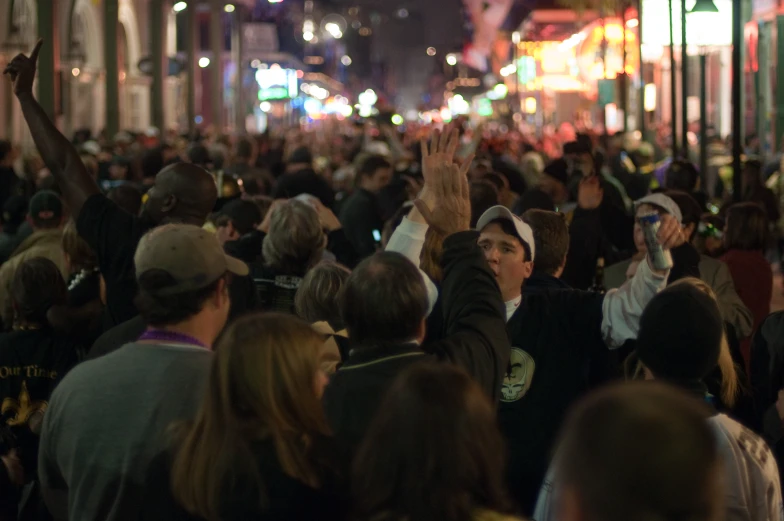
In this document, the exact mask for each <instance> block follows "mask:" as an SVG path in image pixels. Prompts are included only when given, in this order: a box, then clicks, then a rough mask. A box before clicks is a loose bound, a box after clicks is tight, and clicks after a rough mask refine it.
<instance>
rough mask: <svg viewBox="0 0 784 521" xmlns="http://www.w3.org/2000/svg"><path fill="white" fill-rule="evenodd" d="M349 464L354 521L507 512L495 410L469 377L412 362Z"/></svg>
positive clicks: (443, 520)
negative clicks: (356, 519)
mask: <svg viewBox="0 0 784 521" xmlns="http://www.w3.org/2000/svg"><path fill="white" fill-rule="evenodd" d="M378 410H379V414H378V415H377V416H376V417H375V420H374V421H373V422H372V424H371V426H370V428H369V430H368V432H367V434H366V435H365V438H364V441H363V443H362V445H361V446H360V448H359V451H358V453H357V457H356V458H355V460H354V468H353V472H352V478H353V479H352V483H353V490H352V496H353V500H354V502H355V507H356V513H357V514H358V517H357V518H358V519H383V520H400V519H407V520H409V521H429V520H434V519H438V520H440V521H457V520H463V519H474V515H475V514H476V511H477V510H489V511H495V512H499V513H506V512H508V509H509V503H508V501H507V497H506V490H505V485H504V479H503V475H504V462H505V459H506V454H505V450H504V444H503V441H502V438H501V435H500V433H499V432H498V428H497V426H496V420H495V412H494V407H493V405H492V404H491V403H490V401H489V400H488V399H487V397H486V396H485V394H484V393H483V392H482V390H481V389H480V388H479V386H478V385H477V384H476V382H474V381H473V380H472V379H471V378H470V377H469V376H468V375H467V374H466V373H464V372H463V371H461V370H460V369H457V368H456V367H453V366H450V365H448V364H416V365H414V366H412V367H410V368H409V369H407V370H406V371H405V372H403V373H402V374H401V375H400V376H398V378H397V379H396V380H395V382H394V384H393V385H392V387H391V388H390V389H389V391H388V392H387V394H386V397H385V399H384V401H383V402H382V405H381V406H380V407H379V409H378Z"/></svg>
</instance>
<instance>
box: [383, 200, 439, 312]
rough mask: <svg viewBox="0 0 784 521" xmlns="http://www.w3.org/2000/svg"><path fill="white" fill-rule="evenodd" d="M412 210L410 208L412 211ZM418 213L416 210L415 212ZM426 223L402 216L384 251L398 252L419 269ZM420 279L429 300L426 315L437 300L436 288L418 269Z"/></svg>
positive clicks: (425, 274)
mask: <svg viewBox="0 0 784 521" xmlns="http://www.w3.org/2000/svg"><path fill="white" fill-rule="evenodd" d="M413 211H414V210H412V212H413ZM417 213H418V212H417ZM427 228H428V226H427V224H422V223H420V222H417V221H413V220H410V219H409V218H408V217H403V221H402V222H401V223H400V225H399V226H398V227H397V228H395V231H394V232H392V237H390V238H389V242H388V243H387V247H386V248H385V250H386V251H394V252H397V253H400V254H401V255H403V256H404V257H405V258H407V259H408V260H410V261H411V262H413V263H414V266H416V267H417V269H419V257H420V255H421V254H422V248H423V247H424V245H425V234H427ZM419 273H420V275H422V279H423V280H424V281H425V286H427V297H428V301H429V302H430V306H429V308H428V315H429V314H430V311H432V310H433V306H434V305H435V302H436V301H437V300H438V288H437V287H436V285H435V283H434V282H433V281H432V280H430V277H428V275H427V273H425V272H424V271H422V270H421V269H419Z"/></svg>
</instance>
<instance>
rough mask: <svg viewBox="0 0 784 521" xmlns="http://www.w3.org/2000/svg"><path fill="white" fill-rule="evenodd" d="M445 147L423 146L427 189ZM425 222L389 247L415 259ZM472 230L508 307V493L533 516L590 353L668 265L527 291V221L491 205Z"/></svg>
mask: <svg viewBox="0 0 784 521" xmlns="http://www.w3.org/2000/svg"><path fill="white" fill-rule="evenodd" d="M434 141H435V140H434ZM426 148H427V147H426V146H425V147H424V148H423V150H425V151H426ZM452 148H453V145H450V143H448V142H447V140H445V139H442V142H441V143H440V144H437V145H435V148H434V153H430V154H428V153H425V154H424V159H423V163H424V166H425V168H423V171H424V173H425V177H426V180H425V183H426V185H425V186H426V189H427V182H428V181H427V176H428V171H429V169H428V162H429V161H432V160H433V158H435V159H436V160H438V161H441V160H444V157H443V156H449V151H450V150H452ZM448 159H449V160H450V161H451V158H448ZM425 195H426V194H425ZM421 200H422V201H420V203H419V204H420V206H421V204H422V202H424V203H428V201H427V197H425V196H423V197H421ZM427 228H428V226H427V224H426V223H425V220H424V218H422V216H421V214H420V213H419V211H418V210H413V211H412V212H411V214H409V216H408V217H407V218H406V219H404V220H403V223H402V224H401V226H400V227H399V228H398V229H397V230H396V231H395V234H394V235H393V237H392V239H390V242H389V245H388V246H387V249H394V250H395V251H399V252H401V253H404V254H405V255H406V256H407V257H408V258H409V259H411V260H413V261H414V262H417V261H418V260H419V255H420V252H421V248H422V245H423V243H424V237H425V233H426V231H427ZM476 229H477V231H479V232H480V235H479V239H478V243H479V246H480V247H481V248H482V249H483V251H484V253H485V259H486V260H487V262H488V265H489V267H490V270H491V271H492V272H493V274H494V275H495V279H496V282H497V283H498V286H499V287H500V289H501V294H502V298H503V300H504V302H505V305H506V319H507V331H508V333H509V336H510V339H511V345H512V351H511V356H510V363H509V366H508V368H507V373H506V375H505V378H504V381H503V385H502V389H501V405H500V409H499V419H500V424H501V428H502V430H503V432H504V433H505V435H506V436H507V440H508V447H509V452H510V464H509V485H510V491H511V493H512V496H513V498H514V499H515V500H517V502H518V504H520V506H521V507H522V508H523V513H524V514H526V515H530V514H531V513H532V510H533V507H534V503H535V501H536V497H537V494H538V492H539V487H540V485H541V483H542V480H543V478H544V475H545V473H546V471H547V466H548V463H549V455H550V452H551V449H552V443H553V440H554V438H555V436H556V434H557V431H558V428H559V427H560V424H561V421H562V419H563V415H564V413H565V411H566V409H568V407H569V406H570V405H571V404H572V403H573V402H574V401H575V400H576V399H577V398H578V397H579V396H580V395H581V393H583V392H584V391H585V390H586V389H587V379H588V378H587V373H588V370H589V368H590V365H591V361H592V355H593V354H595V353H599V352H600V351H601V354H602V355H604V354H605V351H606V349H607V348H608V347H609V348H617V347H620V346H621V345H622V344H623V343H624V342H625V341H626V340H629V339H632V338H635V337H636V335H637V331H638V327H639V318H640V316H641V314H642V311H643V309H644V308H645V306H646V304H647V303H648V302H649V301H650V300H651V299H652V298H653V296H654V295H656V294H657V293H658V292H659V291H660V290H661V289H663V288H664V287H665V285H666V282H667V276H668V274H669V271H668V270H665V271H658V270H654V269H653V268H652V264H651V262H650V261H646V262H644V263H642V264H641V268H640V269H639V270H638V271H637V274H636V275H635V277H634V278H633V279H632V280H630V281H629V282H628V283H627V284H625V285H624V286H622V287H621V288H619V289H617V290H613V291H610V292H608V293H607V294H606V295H604V294H599V293H589V292H582V291H575V290H554V291H545V292H541V293H537V294H534V295H530V296H528V295H527V296H525V298H524V297H523V295H522V287H523V284H524V283H525V280H526V279H527V278H528V277H530V275H531V273H532V271H533V265H534V262H535V258H536V247H535V243H534V235H533V231H532V230H531V227H530V226H529V225H528V224H526V223H525V222H524V221H523V220H522V219H521V218H520V217H518V216H516V215H514V214H513V213H512V212H511V211H509V210H508V209H507V208H505V207H503V206H495V207H492V208H490V209H488V210H487V211H486V212H485V213H484V214H483V215H482V216H481V217H480V218H479V219H478V221H477V227H476ZM683 240H684V239H683V236H682V234H681V230H680V226H679V225H678V223H677V221H676V220H675V219H674V218H672V217H671V216H669V215H663V216H662V221H661V227H660V229H659V241H660V242H661V244H662V246H663V247H664V248H673V247H675V246H677V245H679V244H680V243H682V242H683Z"/></svg>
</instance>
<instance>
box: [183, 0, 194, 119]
mask: <svg viewBox="0 0 784 521" xmlns="http://www.w3.org/2000/svg"><path fill="white" fill-rule="evenodd" d="M185 60H186V65H185V77H186V78H187V82H188V86H187V89H186V90H187V97H188V99H187V110H186V113H187V114H188V131H189V132H190V133H191V134H193V133H194V131H195V130H196V6H195V5H189V6H188V8H187V9H185Z"/></svg>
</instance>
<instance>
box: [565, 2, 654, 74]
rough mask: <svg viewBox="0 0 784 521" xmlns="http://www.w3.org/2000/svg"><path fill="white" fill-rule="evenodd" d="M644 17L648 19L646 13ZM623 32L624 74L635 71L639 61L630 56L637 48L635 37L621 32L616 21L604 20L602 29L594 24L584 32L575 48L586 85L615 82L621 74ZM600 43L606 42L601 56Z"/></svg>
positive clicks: (621, 27) (600, 25)
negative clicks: (624, 48) (624, 41)
mask: <svg viewBox="0 0 784 521" xmlns="http://www.w3.org/2000/svg"><path fill="white" fill-rule="evenodd" d="M645 16H648V13H647V12H646V13H645ZM643 18H644V17H643ZM624 32H625V36H626V49H627V52H626V67H625V70H626V73H627V74H633V73H634V72H635V71H636V70H637V69H638V67H639V61H640V60H639V57H638V55H637V53H635V52H629V49H635V48H636V47H637V34H636V33H635V32H634V31H632V30H627V31H624V30H623V25H622V21H621V20H620V19H619V18H606V19H605V20H604V25H602V22H601V21H597V22H594V23H592V24H591V25H589V26H588V27H587V28H586V29H585V30H584V31H583V34H585V38H584V39H583V41H582V42H581V43H580V44H579V46H578V48H577V53H576V55H577V65H578V67H579V69H580V73H581V76H582V77H583V79H584V80H585V81H591V82H593V81H596V80H599V79H614V78H617V77H618V74H621V73H623V72H624V56H623V39H624ZM643 34H644V33H643ZM603 41H606V42H607V46H606V50H605V51H604V52H603V51H602V46H603V43H602V42H603Z"/></svg>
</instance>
